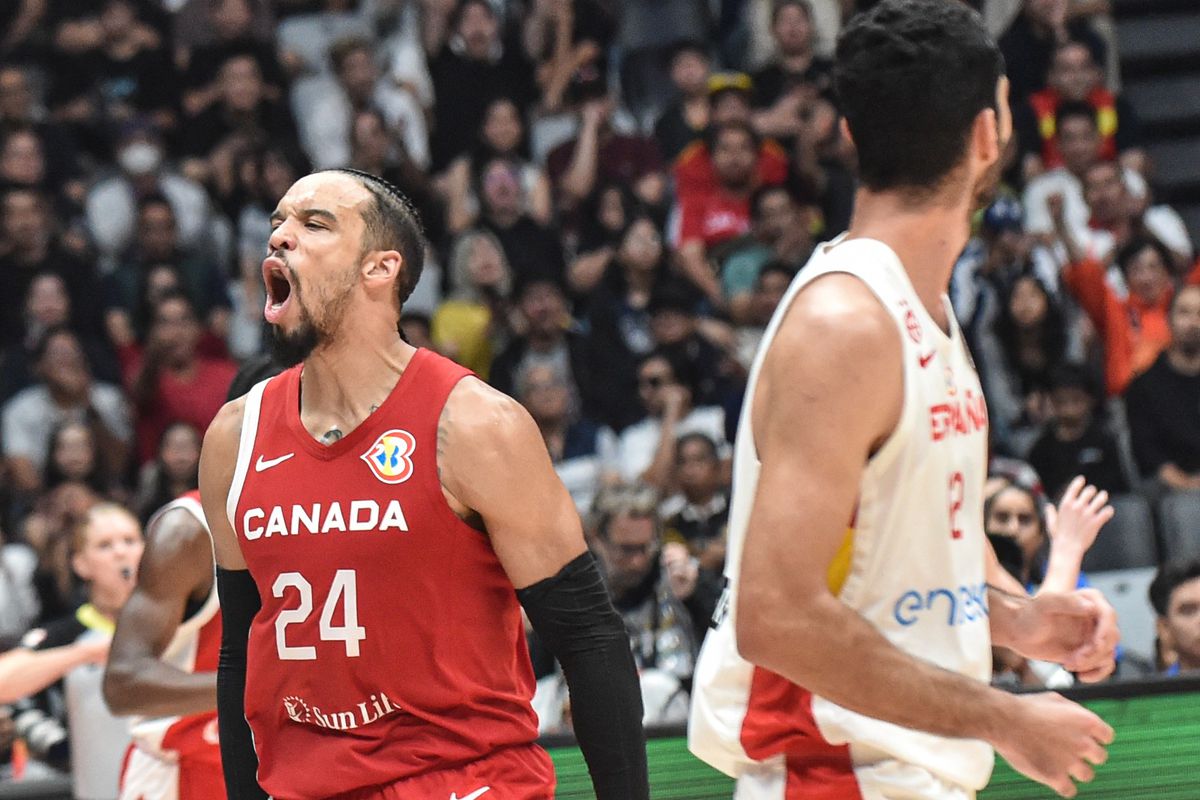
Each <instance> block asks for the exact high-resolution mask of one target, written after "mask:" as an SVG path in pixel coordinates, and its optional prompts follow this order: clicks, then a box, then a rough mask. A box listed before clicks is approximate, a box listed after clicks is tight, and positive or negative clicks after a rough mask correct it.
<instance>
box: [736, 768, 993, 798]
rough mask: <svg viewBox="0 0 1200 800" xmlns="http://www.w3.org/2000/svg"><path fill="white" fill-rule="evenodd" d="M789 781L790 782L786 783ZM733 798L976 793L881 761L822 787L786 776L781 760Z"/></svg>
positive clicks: (748, 778) (740, 785)
mask: <svg viewBox="0 0 1200 800" xmlns="http://www.w3.org/2000/svg"><path fill="white" fill-rule="evenodd" d="M789 781H790V784H789ZM733 797H734V800H792V799H793V798H801V797H803V798H814V799H816V798H819V800H975V792H973V791H970V790H967V789H963V788H962V787H960V786H952V785H951V784H948V783H946V782H944V781H942V780H941V779H939V778H938V777H936V776H935V775H933V774H932V773H930V772H928V771H927V770H924V769H921V768H920V767H916V766H913V765H912V764H902V763H901V762H899V761H892V760H887V761H880V762H877V763H874V764H866V765H862V766H858V767H854V775H853V780H848V776H846V775H844V774H843V775H836V774H834V775H830V780H829V782H828V783H827V784H826V785H825V786H821V785H820V779H819V778H816V779H815V780H814V776H809V777H808V778H806V779H805V780H804V781H803V782H801V781H798V780H797V779H796V776H795V775H794V774H793V775H791V776H790V777H789V775H788V770H787V767H786V766H785V764H784V761H783V759H779V760H776V761H771V762H767V763H763V764H761V765H759V766H757V767H755V768H754V769H753V770H751V771H749V772H746V773H744V774H743V775H742V776H741V777H740V778H738V781H737V789H736V790H735V791H734V795H733Z"/></svg>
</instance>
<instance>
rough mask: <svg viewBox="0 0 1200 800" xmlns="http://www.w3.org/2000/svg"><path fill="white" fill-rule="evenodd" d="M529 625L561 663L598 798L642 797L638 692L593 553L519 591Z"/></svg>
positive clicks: (646, 792)
mask: <svg viewBox="0 0 1200 800" xmlns="http://www.w3.org/2000/svg"><path fill="white" fill-rule="evenodd" d="M517 599H519V600H520V601H521V605H522V606H524V608H525V613H526V614H528V615H529V621H530V622H531V623H532V624H533V629H534V630H535V631H536V632H537V634H538V636H540V637H541V639H542V641H543V642H545V643H546V645H547V647H549V648H550V650H551V651H552V652H553V653H554V655H555V656H556V657H557V658H558V661H559V663H560V664H562V668H563V675H564V676H565V677H566V679H567V688H568V690H569V691H570V693H571V718H572V720H574V724H575V738H576V739H577V740H578V741H579V749H580V750H582V751H583V757H584V759H585V760H586V761H587V765H588V772H589V773H591V776H592V787H593V788H594V789H595V791H596V798H597V800H646V799H647V798H649V797H650V786H649V779H648V777H647V770H646V733H645V731H644V730H642V692H641V688H640V686H639V684H638V677H637V668H636V666H635V665H634V663H633V653H632V651H631V650H630V649H629V634H627V633H626V632H625V624H624V622H622V621H621V617H620V615H618V614H617V611H616V609H615V608H613V605H612V601H611V600H610V599H609V597H608V591H607V590H606V589H605V587H604V581H603V580H602V579H601V577H600V570H599V569H597V567H596V561H595V559H594V558H593V557H592V554H591V553H584V554H583V555H581V556H579V557H578V558H576V559H574V560H573V561H571V562H570V563H569V564H567V565H566V566H565V567H563V568H562V569H561V570H559V571H558V574H556V575H554V576H553V577H550V578H546V579H545V580H542V581H538V582H537V583H535V584H534V585H532V586H529V587H527V588H525V589H521V590H520V591H518V592H517Z"/></svg>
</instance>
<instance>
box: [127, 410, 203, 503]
mask: <svg viewBox="0 0 1200 800" xmlns="http://www.w3.org/2000/svg"><path fill="white" fill-rule="evenodd" d="M176 428H184V429H186V430H190V431H191V432H192V433H193V434H195V436H196V440H197V443H198V444H199V443H200V442H202V441H203V440H204V434H203V432H201V431H199V430H197V429H196V426H194V425H192V424H191V423H190V422H183V421H180V420H176V421H175V422H172V423H171V424H170V425H168V426H167V427H166V429H165V430H163V432H162V435H161V436H160V437H158V446H157V447H156V448H155V449H154V467H153V479H152V480H153V483H152V486H151V490H150V493H149V494H148V495H147V496H146V498H145V499H144V500H143V501H142V505H141V507H140V508H139V509H138V518H139V519H140V520H141V521H142V525H145V524H146V523H147V522H149V521H150V518H151V517H153V516H154V514H155V513H156V512H157V511H158V510H159V509H160V508H162V507H163V506H165V505H166V504H167V503H169V502H171V501H172V500H174V499H175V498H176V496H177V495H178V492H177V491H176V490H175V489H174V488H173V487H172V486H171V478H170V477H169V476H168V475H167V470H166V469H165V467H164V465H163V461H162V449H163V445H164V444H165V443H166V441H167V436H168V435H170V433H171V431H173V430H175V429H176ZM199 473H200V464H199V462H197V464H196V472H195V473H193V474H191V475H189V476H188V488H189V489H196V488H198V486H199V483H200V475H199Z"/></svg>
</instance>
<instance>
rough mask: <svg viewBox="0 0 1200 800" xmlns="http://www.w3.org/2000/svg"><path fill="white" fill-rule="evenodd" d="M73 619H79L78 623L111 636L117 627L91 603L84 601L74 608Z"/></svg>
mask: <svg viewBox="0 0 1200 800" xmlns="http://www.w3.org/2000/svg"><path fill="white" fill-rule="evenodd" d="M75 619H77V620H79V624H80V625H82V626H83V627H85V628H87V629H89V630H93V631H100V632H101V633H107V634H108V635H109V636H112V634H113V632H114V631H115V630H116V629H117V624H116V623H115V622H113V621H112V620H111V619H109V618H108V617H106V616H104V615H103V614H101V613H100V611H99V610H98V609H97V608H96V607H95V606H94V605H92V604H91V603H84V604H83V605H81V606H80V607H79V608H77V609H75Z"/></svg>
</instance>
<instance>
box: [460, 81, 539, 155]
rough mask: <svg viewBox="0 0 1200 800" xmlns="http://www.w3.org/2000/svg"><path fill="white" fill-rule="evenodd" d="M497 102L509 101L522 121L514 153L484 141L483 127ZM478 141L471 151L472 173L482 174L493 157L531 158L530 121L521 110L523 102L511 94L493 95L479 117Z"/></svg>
mask: <svg viewBox="0 0 1200 800" xmlns="http://www.w3.org/2000/svg"><path fill="white" fill-rule="evenodd" d="M497 103H509V104H510V105H512V107H513V108H514V109H516V112H517V119H519V120H520V121H521V139H520V141H518V142H517V148H516V150H515V151H514V152H512V153H501V152H499V151H498V150H496V149H495V148H494V147H492V146H491V145H490V144H488V143H487V142H486V141H484V138H483V128H484V126H485V125H486V124H487V117H488V112H489V111H491V110H492V108H493V107H495V105H496V104H497ZM475 138H476V142H475V145H474V147H473V148H472V149H471V153H470V162H469V163H470V165H471V174H472V175H476V174H481V173H482V172H483V168H484V166H485V165H486V164H487V162H489V161H491V160H492V159H493V158H511V157H512V156H514V155H516V156H520V157H521V158H524V159H527V158H529V123H528V121H527V120H526V119H525V114H524V113H523V112H522V111H521V104H520V103H518V102H517V101H516V100H514V99H513V98H512V97H511V96H510V95H507V94H500V95H497V96H496V97H493V98H492V99H491V100H489V101H488V102H487V104H486V105H484V107H483V115H482V116H481V117H480V118H479V130H478V131H476V137H475Z"/></svg>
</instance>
